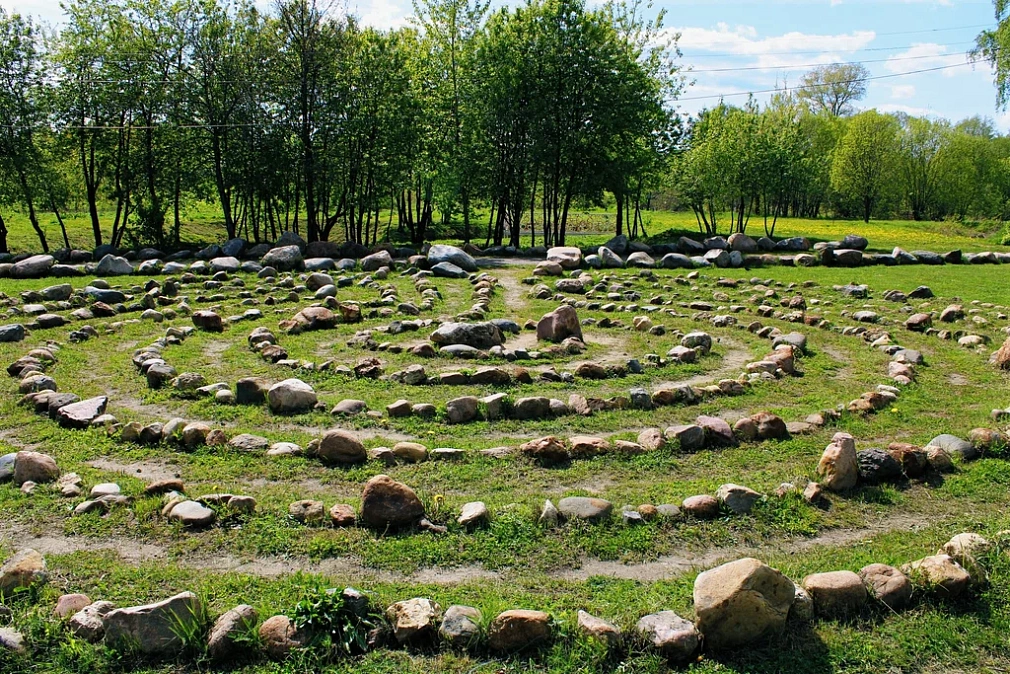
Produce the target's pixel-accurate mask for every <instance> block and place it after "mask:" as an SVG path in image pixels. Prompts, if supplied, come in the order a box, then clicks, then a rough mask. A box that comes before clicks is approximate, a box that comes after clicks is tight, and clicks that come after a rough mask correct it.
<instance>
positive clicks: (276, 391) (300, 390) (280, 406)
mask: <svg viewBox="0 0 1010 674" xmlns="http://www.w3.org/2000/svg"><path fill="white" fill-rule="evenodd" d="M267 402H268V403H269V404H270V409H271V411H273V412H275V413H277V414H297V413H299V412H307V411H308V410H311V409H312V408H313V407H315V405H316V402H318V398H317V396H316V392H315V391H313V390H312V387H311V386H309V385H308V384H306V383H305V382H303V381H302V380H301V379H285V380H284V381H282V382H278V383H276V384H274V385H273V386H271V387H270V389H269V390H268V391H267Z"/></svg>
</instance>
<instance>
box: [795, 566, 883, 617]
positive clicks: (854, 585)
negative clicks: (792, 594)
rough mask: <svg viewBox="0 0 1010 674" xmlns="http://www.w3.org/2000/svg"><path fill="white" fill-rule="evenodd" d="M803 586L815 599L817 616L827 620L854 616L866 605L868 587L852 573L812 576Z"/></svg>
mask: <svg viewBox="0 0 1010 674" xmlns="http://www.w3.org/2000/svg"><path fill="white" fill-rule="evenodd" d="M802 585H803V589H804V590H806V591H807V593H808V594H809V595H810V596H811V597H813V599H814V609H815V610H816V612H817V614H818V615H820V616H822V617H825V618H845V617H851V616H854V615H856V614H858V613H859V611H860V610H862V608H863V606H864V605H865V604H866V598H867V595H866V587H865V586H864V585H863V581H862V579H861V578H860V577H859V576H858V575H857V574H855V573H853V572H852V571H828V572H826V573H814V574H810V575H809V576H807V577H806V578H804V579H803V583H802Z"/></svg>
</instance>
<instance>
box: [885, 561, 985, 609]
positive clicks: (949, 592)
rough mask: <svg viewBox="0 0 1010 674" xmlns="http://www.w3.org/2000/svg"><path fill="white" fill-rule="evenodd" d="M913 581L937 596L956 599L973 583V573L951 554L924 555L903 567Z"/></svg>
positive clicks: (902, 569)
mask: <svg viewBox="0 0 1010 674" xmlns="http://www.w3.org/2000/svg"><path fill="white" fill-rule="evenodd" d="M901 571H902V572H903V573H904V574H905V575H907V576H908V577H909V578H910V579H911V580H912V582H913V583H916V584H917V585H920V586H922V587H923V588H925V589H926V590H927V591H929V592H932V593H934V594H936V595H937V596H941V597H947V598H950V599H956V598H957V597H959V596H961V595H962V594H964V592H965V591H967V589H968V587H969V585H970V584H971V575H970V574H969V573H968V572H967V571H966V570H965V569H964V567H962V566H961V565H960V564H958V563H957V561H956V560H955V559H954V558H953V557H951V556H950V555H945V554H940V555H932V556H930V557H923V558H922V559H918V560H916V561H914V562H909V563H908V564H905V565H904V566H902V567H901Z"/></svg>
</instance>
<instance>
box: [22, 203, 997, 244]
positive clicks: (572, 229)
mask: <svg viewBox="0 0 1010 674" xmlns="http://www.w3.org/2000/svg"><path fill="white" fill-rule="evenodd" d="M113 215H114V213H111V212H108V213H102V214H101V219H102V222H103V225H104V228H105V229H104V232H105V237H106V238H107V237H108V236H109V231H110V229H111V223H112V219H113ZM63 217H64V220H65V222H66V225H67V234H68V238H69V239H70V243H71V245H72V246H75V247H80V248H83V249H85V250H91V249H93V248H94V238H93V236H92V233H91V222H90V220H89V219H88V217H87V214H86V213H85V212H80V213H74V212H71V213H66V214H63ZM5 219H6V220H7V221H8V229H9V230H10V235H9V237H8V238H9V246H10V249H11V250H12V251H14V252H25V251H38V250H40V246H39V240H38V237H37V236H36V234H35V231H34V230H33V229H32V228H31V225H30V224H29V222H28V218H27V217H26V216H24V215H23V214H18V213H15V214H11V215H7V214H5ZM387 219H388V213H383V215H382V218H381V222H383V223H386V222H387ZM437 219H438V216H436V220H437ZM727 219H728V218H725V217H724V219H723V221H725V220H727ZM643 220H644V223H645V231H646V235H645V236H643V237H642V238H643V239H644V240H646V241H650V242H655V243H665V242H670V241H676V239H677V238H678V237H680V236H690V237H695V238H697V237H700V236H701V234H700V233H699V230H698V225H697V221H696V219H695V217H694V215H693V214H692V213H690V212H669V211H646V212H645V213H644V214H643ZM182 221H183V227H182V242H183V245H184V246H188V247H191V248H198V247H202V246H205V245H208V244H211V243H220V242H221V241H222V240H223V239H224V237H225V232H224V224H223V221H222V219H221V214H220V211H219V210H218V208H217V206H216V205H214V204H209V203H205V202H194V203H190V204H187V206H186V207H185V209H184V210H183V217H182ZM474 222H476V223H482V222H483V223H485V225H486V214H484V213H480V212H478V213H475V215H474ZM614 223H615V217H614V212H613V211H583V212H573V213H572V214H571V219H570V222H569V232H568V236H569V239H568V243H569V244H570V245H578V246H592V245H600V244H603V243H604V242H606V241H607V240H608V239H610V238H611V237H612V236H613V231H614ZM40 225H41V226H42V228H43V230H44V231H45V233H46V236H47V238H48V240H49V244H50V247H51V248H54V249H55V248H60V247H62V246H63V237H62V234H61V232H60V228H59V224H58V223H57V221H56V218H55V217H54V216H52V215H51V214H45V213H43V214H40ZM724 230H725V228H723V229H721V230H720V233H721V234H724V235H725V234H726V233H727V232H726V231H724ZM386 232H387V228H386V227H385V225H384V226H383V227H381V228H380V240H385V234H386ZM475 232H476V234H475V236H474V242H475V243H476V244H477V245H482V244H483V243H484V229H483V225H479V224H478V225H476V226H475ZM747 233H748V234H750V235H751V236H753V237H754V238H758V237H759V236H764V234H765V230H764V225H763V220H762V219H760V218H752V219H751V222H750V224H749V226H748V228H747ZM849 233H856V234H860V235H862V236H865V237H867V238H868V239H869V241H870V250H872V251H875V252H890V251H891V250H892V249H893V248H894V247H895V246H900V247H902V248H904V249H905V250H909V251H911V250H933V251H946V250H953V249H960V250H963V251H965V252H976V251H982V250H1002V249H1003V246H1002V243H1001V240H1002V236H1003V233H1004V232H1003V228H1002V227H999V226H995V225H992V224H988V225H986V226H981V225H976V226H972V225H970V224H962V223H957V222H916V221H912V220H871V221H870V222H869V223H864V222H862V221H861V220H838V219H833V218H819V219H816V220H811V219H804V218H781V219H780V220H779V221H778V224H777V225H776V227H775V231H774V235H775V238H785V237H791V236H805V237H807V238H809V239H810V240H811V241H815V242H816V241H835V240H838V239H841V238H842V237H844V236H845V235H846V234H849ZM390 235H391V237H392V238H393V240H395V241H398V242H405V241H403V235H400V234H397V231H396V228H395V227H394V228H393V229H392V231H391V232H390ZM439 236H440V240H441V239H444V240H445V241H446V242H452V241H454V240H453V239H452V237H451V234H448V233H446V235H445V236H442V235H441V234H440V235H439ZM534 241H536V242H539V241H540V232H537V236H536V238H535V239H534V237H532V236H530V233H529V230H528V229H527V231H526V232H525V233H524V235H523V237H522V245H523V246H528V245H531V244H532V243H534Z"/></svg>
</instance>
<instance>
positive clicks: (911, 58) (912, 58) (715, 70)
mask: <svg viewBox="0 0 1010 674" xmlns="http://www.w3.org/2000/svg"><path fill="white" fill-rule="evenodd" d="M948 56H959V54H923V55H922V56H896V57H893V58H887V59H870V60H866V61H835V62H833V63H804V64H797V65H782V66H745V67H741V68H706V69H704V70H690V71H686V72H690V73H691V74H695V73H733V72H740V71H744V70H788V69H791V68H817V67H820V66H845V65H854V64H865V63H891V62H893V61H916V60H919V59H935V58H944V57H948Z"/></svg>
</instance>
